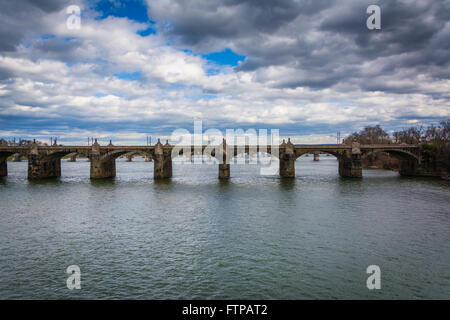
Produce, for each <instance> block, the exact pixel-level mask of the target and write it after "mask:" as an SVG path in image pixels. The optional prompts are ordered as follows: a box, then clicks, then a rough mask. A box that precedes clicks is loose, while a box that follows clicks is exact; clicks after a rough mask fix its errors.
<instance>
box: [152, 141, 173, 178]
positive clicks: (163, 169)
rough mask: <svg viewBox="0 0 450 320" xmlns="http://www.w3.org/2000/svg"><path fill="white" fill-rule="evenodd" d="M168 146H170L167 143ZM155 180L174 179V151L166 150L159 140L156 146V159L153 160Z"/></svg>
mask: <svg viewBox="0 0 450 320" xmlns="http://www.w3.org/2000/svg"><path fill="white" fill-rule="evenodd" d="M166 145H169V144H168V143H166ZM153 163H154V166H153V179H156V180H158V179H168V178H171V177H172V151H171V150H169V149H167V150H165V149H164V147H163V145H162V143H161V142H160V140H159V139H158V143H157V144H156V145H155V157H154V158H153Z"/></svg>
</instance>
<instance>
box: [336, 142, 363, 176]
mask: <svg viewBox="0 0 450 320" xmlns="http://www.w3.org/2000/svg"><path fill="white" fill-rule="evenodd" d="M339 175H340V176H341V177H343V178H362V163H361V150H360V144H359V143H355V142H354V143H352V150H351V152H350V150H346V151H345V152H344V154H343V155H342V156H341V157H339Z"/></svg>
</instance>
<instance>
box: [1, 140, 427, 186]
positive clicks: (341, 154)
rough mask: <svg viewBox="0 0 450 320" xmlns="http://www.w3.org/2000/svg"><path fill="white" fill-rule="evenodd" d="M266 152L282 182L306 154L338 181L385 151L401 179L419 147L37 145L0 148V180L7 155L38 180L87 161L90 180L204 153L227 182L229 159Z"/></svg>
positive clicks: (158, 174)
mask: <svg viewBox="0 0 450 320" xmlns="http://www.w3.org/2000/svg"><path fill="white" fill-rule="evenodd" d="M259 152H261V153H267V154H271V155H272V156H275V157H277V158H278V159H279V174H280V176H281V177H284V178H292V177H295V160H296V159H297V158H299V157H301V156H302V155H304V154H307V153H312V154H314V153H318V152H321V153H328V154H332V155H333V156H335V157H336V158H337V159H338V161H339V175H340V176H341V177H351V178H361V177H362V166H361V157H362V156H364V155H365V154H369V153H375V152H385V153H388V154H390V155H391V156H393V157H396V158H398V159H399V160H400V170H399V171H400V174H401V175H419V174H420V166H421V147H420V146H418V145H405V144H383V145H377V144H374V145H360V144H358V143H353V144H352V145H344V144H324V145H298V144H296V145H294V144H292V143H291V141H290V139H288V142H285V141H284V140H283V143H281V144H280V145H278V146H270V145H267V146H266V145H264V146H261V145H245V146H244V145H242V146H236V145H235V146H231V145H228V144H227V143H226V141H225V140H223V142H222V144H220V145H218V146H211V145H202V146H200V145H198V146H194V145H190V146H173V145H170V144H169V143H167V142H166V144H164V145H163V144H162V143H161V142H160V141H159V140H158V143H157V144H155V145H153V146H114V145H113V144H112V143H111V142H110V143H109V145H107V146H100V145H99V144H98V143H97V141H95V143H94V144H93V145H92V146H57V145H53V146H40V145H37V144H36V143H33V144H32V145H31V146H26V147H10V146H0V177H1V176H6V175H7V174H8V171H7V161H6V159H7V158H8V157H9V156H11V155H16V154H20V155H22V156H25V157H27V158H28V178H29V179H42V178H55V177H60V176H61V158H63V157H65V156H69V157H73V156H74V155H75V154H76V155H79V156H83V157H87V158H89V160H90V166H91V167H90V177H91V179H103V178H112V177H115V176H116V159H117V158H118V157H120V156H123V155H125V156H126V155H134V154H139V155H143V156H145V157H146V158H147V159H151V160H153V161H154V178H155V179H166V178H170V177H172V157H175V156H178V155H185V156H188V157H189V158H190V157H191V156H192V155H196V154H208V155H210V156H212V157H215V158H216V159H217V160H218V163H219V178H220V179H227V178H229V177H230V163H231V159H232V158H233V157H234V156H237V155H239V154H241V153H246V154H249V155H254V154H257V153H259Z"/></svg>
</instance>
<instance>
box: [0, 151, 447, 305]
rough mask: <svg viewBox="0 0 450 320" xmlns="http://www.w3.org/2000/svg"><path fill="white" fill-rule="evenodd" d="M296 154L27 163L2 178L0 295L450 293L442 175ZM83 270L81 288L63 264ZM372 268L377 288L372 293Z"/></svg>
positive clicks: (388, 296) (443, 295)
mask: <svg viewBox="0 0 450 320" xmlns="http://www.w3.org/2000/svg"><path fill="white" fill-rule="evenodd" d="M337 165H338V163H337V161H336V159H335V158H333V157H325V156H321V160H320V161H319V162H314V161H312V157H301V158H300V159H298V160H297V162H296V174H297V177H296V178H295V179H292V180H285V179H280V178H279V177H277V176H262V175H260V174H259V168H258V167H257V166H251V165H232V166H231V176H232V177H231V179H230V181H219V180H218V179H217V165H206V164H203V165H186V164H182V163H180V164H174V176H173V178H172V179H171V180H169V181H154V180H153V178H152V177H153V163H147V162H144V160H143V159H142V158H137V159H134V162H132V163H127V162H125V161H124V160H123V159H118V160H117V177H116V178H115V179H113V180H106V181H90V179H89V163H88V162H86V161H85V160H80V159H79V160H78V162H76V163H69V162H66V161H65V160H63V162H62V177H61V178H60V179H55V180H48V181H39V182H28V181H27V179H26V170H27V164H26V162H21V163H13V162H9V163H8V169H9V176H8V177H7V178H3V179H0V299H22V298H26V299H68V298H74V299H94V298H95V299H232V298H233V299H317V298H323V299H344V298H355V299H366V298H368V299H378V298H383V299H396V298H403V299H415V298H438V299H448V298H450V268H449V267H450V183H449V182H445V181H441V180H436V179H420V178H403V177H399V176H398V175H397V173H395V172H390V171H384V170H364V172H363V175H364V178H363V179H362V180H351V179H350V180H348V179H341V178H340V177H339V175H338V172H337V171H338V170H337ZM70 265H77V266H79V267H80V269H81V289H80V290H69V289H68V288H67V286H66V280H67V277H68V275H67V274H66V268H67V267H68V266H70ZM369 265H377V266H379V267H380V270H381V289H380V290H369V289H368V288H367V287H366V280H367V278H368V277H369V275H368V274H367V273H366V269H367V267H368V266H369Z"/></svg>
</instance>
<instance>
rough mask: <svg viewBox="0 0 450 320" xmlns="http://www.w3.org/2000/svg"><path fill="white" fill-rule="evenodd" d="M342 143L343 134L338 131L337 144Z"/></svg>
mask: <svg viewBox="0 0 450 320" xmlns="http://www.w3.org/2000/svg"><path fill="white" fill-rule="evenodd" d="M340 143H341V132H340V131H338V132H337V136H336V144H340Z"/></svg>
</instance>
